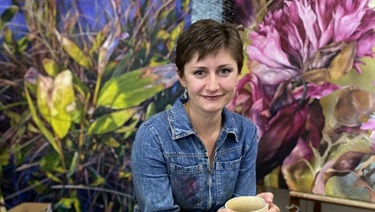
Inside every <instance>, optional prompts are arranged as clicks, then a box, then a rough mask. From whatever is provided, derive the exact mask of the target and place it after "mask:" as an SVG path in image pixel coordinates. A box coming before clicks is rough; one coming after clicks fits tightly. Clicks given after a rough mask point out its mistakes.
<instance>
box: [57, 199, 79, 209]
mask: <svg viewBox="0 0 375 212" xmlns="http://www.w3.org/2000/svg"><path fill="white" fill-rule="evenodd" d="M74 202H75V198H61V199H60V201H59V202H58V203H57V206H58V207H63V208H64V209H70V208H72V205H73V204H74Z"/></svg>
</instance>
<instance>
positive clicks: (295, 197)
mask: <svg viewBox="0 0 375 212" xmlns="http://www.w3.org/2000/svg"><path fill="white" fill-rule="evenodd" d="M300 199H304V200H310V201H313V203H314V212H321V203H322V202H324V203H330V204H336V205H344V206H350V207H356V208H362V209H375V203H372V202H365V201H360V200H353V199H344V198H337V197H330V196H325V195H318V194H311V193H303V192H298V191H290V192H289V200H290V206H293V205H294V206H297V207H299V201H300ZM295 209H296V208H293V207H291V209H290V210H289V212H296V210H295Z"/></svg>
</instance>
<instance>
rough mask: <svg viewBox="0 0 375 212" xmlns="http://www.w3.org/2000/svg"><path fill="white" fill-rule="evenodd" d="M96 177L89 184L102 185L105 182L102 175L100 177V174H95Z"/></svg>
mask: <svg viewBox="0 0 375 212" xmlns="http://www.w3.org/2000/svg"><path fill="white" fill-rule="evenodd" d="M96 177H97V178H96V179H95V181H94V182H93V183H91V184H90V186H100V185H103V184H104V183H105V179H104V177H102V176H100V175H97V176H96Z"/></svg>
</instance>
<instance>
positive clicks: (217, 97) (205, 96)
mask: <svg viewBox="0 0 375 212" xmlns="http://www.w3.org/2000/svg"><path fill="white" fill-rule="evenodd" d="M222 96H224V94H223V95H202V97H203V98H205V99H207V100H218V99H220V97H222Z"/></svg>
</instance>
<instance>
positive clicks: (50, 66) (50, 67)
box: [43, 58, 59, 77]
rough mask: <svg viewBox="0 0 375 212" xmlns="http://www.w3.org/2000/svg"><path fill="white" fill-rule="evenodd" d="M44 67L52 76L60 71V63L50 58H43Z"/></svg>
mask: <svg viewBox="0 0 375 212" xmlns="http://www.w3.org/2000/svg"><path fill="white" fill-rule="evenodd" d="M43 68H44V70H45V71H46V72H47V74H48V75H49V76H51V77H56V76H57V74H58V73H59V65H58V64H57V63H56V61H54V60H52V59H49V58H44V59H43Z"/></svg>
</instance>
